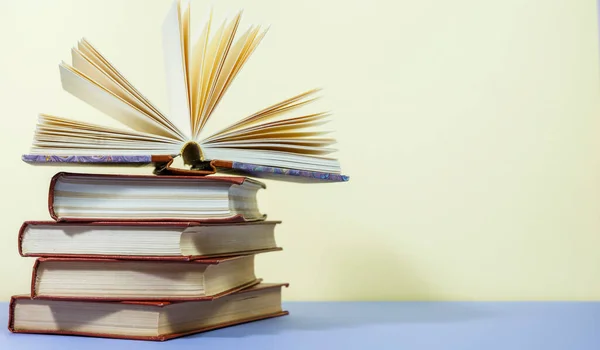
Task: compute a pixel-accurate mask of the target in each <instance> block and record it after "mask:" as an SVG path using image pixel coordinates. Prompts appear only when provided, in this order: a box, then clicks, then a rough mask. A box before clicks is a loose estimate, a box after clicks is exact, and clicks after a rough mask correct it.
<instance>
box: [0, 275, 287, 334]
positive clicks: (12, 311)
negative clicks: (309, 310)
mask: <svg viewBox="0 0 600 350" xmlns="http://www.w3.org/2000/svg"><path fill="white" fill-rule="evenodd" d="M284 286H285V287H287V283H282V284H266V283H261V284H258V285H256V286H254V287H251V288H247V289H244V290H241V291H238V292H236V293H233V294H230V295H227V296H224V297H223V298H220V299H216V300H213V301H185V302H165V301H156V302H135V301H121V302H107V301H89V300H51V299H31V298H30V297H29V296H28V295H19V296H13V297H12V298H11V301H10V307H9V319H8V329H9V330H10V331H11V332H13V333H42V334H59V335H79V336H92V337H105V338H123V339H138V340H156V341H162V340H167V339H172V338H176V337H181V336H185V335H189V334H193V333H200V332H206V331H210V330H213V329H217V328H223V327H228V326H233V325H237V324H241V323H246V322H251V321H257V320H261V319H266V318H271V317H276V316H283V315H287V314H288V312H287V311H285V310H283V309H282V306H281V291H282V287H284Z"/></svg>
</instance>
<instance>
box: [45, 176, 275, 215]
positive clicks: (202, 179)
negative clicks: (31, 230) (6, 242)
mask: <svg viewBox="0 0 600 350" xmlns="http://www.w3.org/2000/svg"><path fill="white" fill-rule="evenodd" d="M264 188H266V186H265V184H264V183H262V182H259V181H257V180H253V179H249V178H245V177H235V176H183V175H182V176H176V175H173V176H157V175H124V174H90V173H69V172H59V173H57V174H55V175H54V176H53V177H52V180H51V181H50V188H49V194H48V196H49V197H48V209H49V212H50V216H51V217H52V218H53V219H54V220H56V221H71V222H72V221H88V222H89V221H198V222H241V221H256V220H264V219H265V218H266V215H263V214H261V213H260V211H259V208H258V203H257V198H256V197H257V192H258V190H260V189H264Z"/></svg>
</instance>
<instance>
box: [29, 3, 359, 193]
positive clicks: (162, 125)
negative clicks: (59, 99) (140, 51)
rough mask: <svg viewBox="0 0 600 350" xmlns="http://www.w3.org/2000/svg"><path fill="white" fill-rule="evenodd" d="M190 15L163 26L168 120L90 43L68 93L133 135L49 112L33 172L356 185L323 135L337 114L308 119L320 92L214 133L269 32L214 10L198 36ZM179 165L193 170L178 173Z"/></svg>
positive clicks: (66, 85)
mask: <svg viewBox="0 0 600 350" xmlns="http://www.w3.org/2000/svg"><path fill="white" fill-rule="evenodd" d="M190 16H191V10H190V5H189V3H188V2H182V1H180V0H175V1H174V2H173V5H172V7H171V9H170V11H169V12H168V14H167V16H166V18H165V20H164V23H163V25H162V43H163V52H164V58H165V69H166V76H167V91H168V100H169V110H168V113H163V112H162V111H160V110H159V109H158V108H157V107H156V106H155V105H153V104H152V103H151V102H150V101H149V100H148V99H147V98H146V97H144V95H143V94H142V93H141V92H140V91H139V90H138V89H136V88H135V87H134V86H133V85H132V84H131V83H130V82H129V81H128V80H127V79H126V78H125V77H124V75H123V74H121V72H119V71H118V70H117V68H116V67H115V66H113V65H112V64H111V62H110V60H109V59H108V58H107V57H106V56H105V55H103V54H102V53H101V52H100V50H98V49H97V48H96V47H95V46H94V45H92V43H91V42H90V41H89V40H87V39H81V40H80V41H79V43H78V44H77V46H76V47H74V48H73V49H72V51H71V56H72V59H71V63H67V62H62V63H61V64H60V66H59V71H60V77H61V82H62V87H63V89H64V90H65V91H67V92H69V93H70V94H72V95H73V96H75V97H76V98H78V99H80V100H82V101H84V102H86V103H88V104H89V105H91V106H93V107H94V108H96V109H98V110H100V111H101V112H103V113H104V114H106V115H107V116H108V117H111V118H113V119H115V120H116V121H118V122H119V123H120V124H122V125H123V128H114V127H108V126H103V125H100V124H92V123H87V122H82V121H77V120H72V119H67V118H63V117H59V116H55V115H51V114H40V115H39V117H38V120H37V125H36V129H35V134H34V140H33V144H32V147H31V151H30V153H29V154H25V155H23V156H22V159H23V160H24V161H25V162H28V163H32V164H52V163H57V162H59V163H61V165H62V164H104V165H108V164H113V165H119V164H137V165H153V166H154V167H155V173H158V174H181V175H185V174H202V175H207V174H214V173H216V172H220V173H228V174H233V175H235V174H237V175H243V176H254V177H266V178H275V179H282V180H286V181H297V182H337V181H347V180H348V177H347V176H345V175H342V173H341V167H340V164H339V161H338V160H337V158H335V157H333V156H332V154H333V153H335V152H336V151H337V149H334V148H332V146H333V145H334V144H335V143H336V140H335V138H333V137H331V135H328V134H330V133H331V131H330V130H325V129H323V125H324V124H326V123H327V122H328V121H329V120H330V119H329V117H330V113H328V112H323V111H305V110H306V109H307V108H309V107H310V106H311V102H313V101H314V100H315V99H316V98H317V95H316V94H317V92H318V91H319V89H311V90H308V91H305V92H301V93H299V94H297V95H295V96H290V97H289V98H287V99H285V100H283V101H278V102H276V103H274V104H272V105H270V106H267V107H265V108H263V109H261V110H259V111H256V112H254V113H251V114H250V115H247V116H245V117H241V118H240V119H239V120H238V121H237V122H235V123H233V124H232V125H229V126H227V127H224V128H222V129H221V130H219V131H218V132H216V133H212V134H209V135H207V134H206V132H205V126H206V125H207V123H209V122H211V121H212V120H211V116H212V115H213V114H214V111H215V109H216V108H217V107H218V105H219V103H220V101H221V100H222V98H223V96H224V94H225V93H226V91H227V89H228V88H229V87H230V86H231V84H232V83H233V81H234V80H235V78H236V76H237V75H238V74H239V72H240V70H241V69H242V67H243V66H244V65H245V64H246V63H247V62H248V60H249V58H250V56H251V55H252V53H253V52H254V51H255V50H256V48H257V47H258V46H259V44H260V42H261V41H262V40H263V38H264V37H265V34H266V32H267V30H266V29H264V28H262V27H261V26H259V25H251V26H249V27H248V28H247V29H245V30H242V29H241V27H242V24H241V17H242V12H241V11H240V12H238V13H237V14H236V15H235V16H233V18H230V19H226V20H224V21H223V22H217V21H216V20H213V18H212V17H213V16H212V10H211V12H209V15H208V20H207V21H206V23H205V25H204V27H203V28H201V29H200V30H192V28H191V25H190ZM176 159H180V160H181V161H182V162H183V165H184V167H181V166H180V167H177V166H174V163H173V162H174V160H176ZM186 166H189V168H186Z"/></svg>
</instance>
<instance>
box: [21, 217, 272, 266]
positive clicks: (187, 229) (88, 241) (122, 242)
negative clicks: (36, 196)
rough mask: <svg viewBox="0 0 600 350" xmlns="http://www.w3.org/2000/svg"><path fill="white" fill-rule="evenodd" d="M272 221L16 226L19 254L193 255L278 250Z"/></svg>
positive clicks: (31, 223)
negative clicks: (18, 228) (17, 229)
mask: <svg viewBox="0 0 600 350" xmlns="http://www.w3.org/2000/svg"><path fill="white" fill-rule="evenodd" d="M279 223H280V222H278V221H254V222H243V223H242V222H240V223H221V224H209V223H198V222H142V221H138V222H81V223H71V222H55V221H26V222H24V223H23V225H22V226H21V229H20V231H19V254H20V255H21V256H23V257H63V258H78V257H94V258H105V259H121V260H124V259H139V258H140V257H143V258H145V259H156V260H182V261H189V260H198V259H206V258H214V257H224V256H233V255H246V254H255V253H260V252H268V251H277V250H281V248H279V247H278V246H277V244H276V242H275V225H277V224H279Z"/></svg>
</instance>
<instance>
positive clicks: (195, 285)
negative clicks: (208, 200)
mask: <svg viewBox="0 0 600 350" xmlns="http://www.w3.org/2000/svg"><path fill="white" fill-rule="evenodd" d="M259 281H260V280H259V279H257V278H256V276H255V272H254V255H240V256H235V257H227V258H215V259H203V260H193V261H170V260H167V261H161V260H153V259H145V258H140V259H139V260H116V259H96V258H38V259H37V260H36V261H35V264H34V266H33V269H32V278H31V297H32V298H40V299H42V298H45V299H89V300H211V299H217V298H220V297H223V296H225V295H227V294H230V293H233V292H235V291H236V290H240V289H243V288H247V287H249V286H252V285H254V284H257V283H258V282H259Z"/></svg>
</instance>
